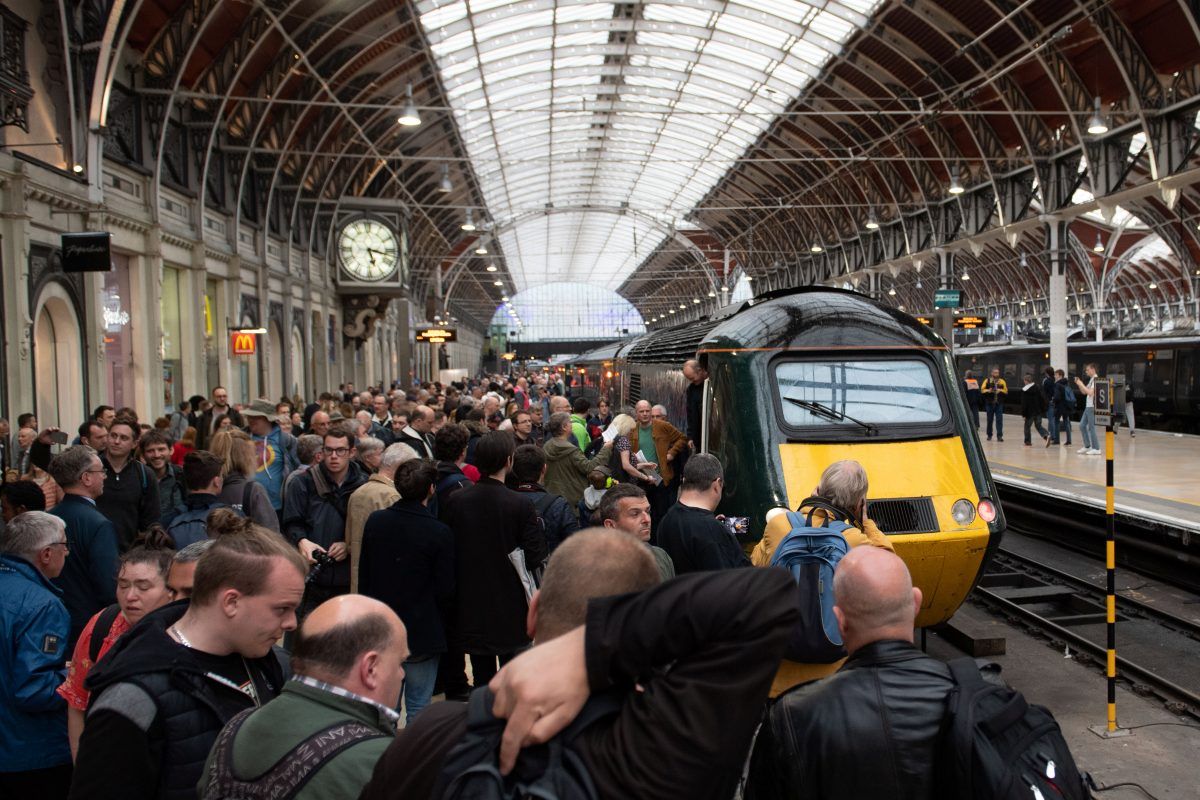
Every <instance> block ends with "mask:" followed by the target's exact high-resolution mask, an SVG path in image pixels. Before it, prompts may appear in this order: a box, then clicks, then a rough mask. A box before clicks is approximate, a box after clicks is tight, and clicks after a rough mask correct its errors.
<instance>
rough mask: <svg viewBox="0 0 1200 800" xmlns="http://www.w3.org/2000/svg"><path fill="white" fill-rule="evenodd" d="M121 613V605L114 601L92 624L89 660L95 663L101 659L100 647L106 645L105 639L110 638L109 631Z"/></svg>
mask: <svg viewBox="0 0 1200 800" xmlns="http://www.w3.org/2000/svg"><path fill="white" fill-rule="evenodd" d="M120 613H121V606H120V605H119V604H117V603H113V604H112V605H110V606H106V607H105V608H104V610H103V611H101V612H100V615H99V616H98V617H97V618H96V624H95V625H93V626H92V638H91V641H89V642H88V661H91V662H92V663H93V664H95V663H96V662H97V661H98V660H99V659H100V648H102V647H104V640H105V639H107V638H108V632H109V631H111V630H112V626H113V623H114V622H116V621H117V614H120Z"/></svg>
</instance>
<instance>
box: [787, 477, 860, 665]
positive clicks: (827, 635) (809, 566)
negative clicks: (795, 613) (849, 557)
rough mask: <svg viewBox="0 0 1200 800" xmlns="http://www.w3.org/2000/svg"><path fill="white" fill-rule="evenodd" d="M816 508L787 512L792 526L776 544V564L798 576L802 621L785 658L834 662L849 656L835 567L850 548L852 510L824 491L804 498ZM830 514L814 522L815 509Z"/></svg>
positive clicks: (791, 639)
mask: <svg viewBox="0 0 1200 800" xmlns="http://www.w3.org/2000/svg"><path fill="white" fill-rule="evenodd" d="M800 507H801V508H811V509H812V510H811V511H809V512H808V514H807V515H805V514H801V513H800V512H799V511H789V512H787V516H788V522H790V523H791V525H792V529H791V531H789V532H788V534H787V536H785V537H783V541H781V542H780V543H779V546H778V547H776V548H775V554H774V555H772V556H771V566H773V567H783V568H784V569H786V570H787V571H788V572H790V573H792V578H793V579H794V580H795V581H796V606H797V608H798V609H799V610H800V621H799V622H798V623H796V626H795V627H794V628H793V629H792V633H791V636H790V637H789V638H788V643H787V647H786V649H785V650H784V653H783V655H784V658H786V659H788V660H790V661H797V662H800V663H802V664H832V663H833V662H834V661H837V660H839V659H842V658H845V657H846V648H845V647H844V646H843V645H842V633H841V631H840V630H838V624H837V618H836V617H835V616H834V615H833V571H834V570H835V569H836V568H837V565H838V562H839V561H841V560H842V558H843V557H844V556H845V555H846V553H848V552H850V545H849V544H848V543H847V542H846V537H845V536H843V535H842V532H843V531H845V530H848V529H849V528H850V526H849V525H848V524H846V523H845V522H844V521H843V519H844V518H845V517H846V516H847V515H846V513H845V512H844V511H842V510H840V509H838V508H836V507H835V506H833V505H831V504H830V503H828V502H827V501H825V500H822V499H821V498H819V497H809V498H807V499H806V500H805V501H804V502H803V503H801V504H800ZM818 508H819V509H821V510H823V511H826V512H828V513H829V514H830V516H831V517H833V519H830V520H829V521H828V522H827V523H826V524H825V525H813V511H815V510H816V509H818Z"/></svg>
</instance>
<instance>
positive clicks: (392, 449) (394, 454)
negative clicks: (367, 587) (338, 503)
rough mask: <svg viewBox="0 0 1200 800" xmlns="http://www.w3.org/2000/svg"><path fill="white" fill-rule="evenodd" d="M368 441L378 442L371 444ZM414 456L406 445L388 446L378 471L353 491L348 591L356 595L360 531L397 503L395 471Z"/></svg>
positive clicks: (349, 505)
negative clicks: (382, 510) (372, 518)
mask: <svg viewBox="0 0 1200 800" xmlns="http://www.w3.org/2000/svg"><path fill="white" fill-rule="evenodd" d="M371 441H378V440H377V439H376V440H371ZM361 446H362V440H360V441H359V447H361ZM416 457H417V454H416V453H414V452H413V449H412V448H411V447H409V446H408V445H405V444H401V443H400V442H396V443H395V444H393V445H388V448H387V449H386V450H384V451H383V453H382V455H381V456H380V460H379V470H378V471H377V472H375V474H373V475H372V476H371V477H370V478H368V479H367V482H366V483H364V484H363V485H362V486H360V487H358V488H357V489H355V490H354V493H353V494H351V495H350V501H349V502H348V503H347V504H346V544H347V545H348V546H349V548H350V591H352V592H357V591H358V561H359V558H360V556H361V555H362V539H363V529H364V528H366V526H367V518H368V517H370V516H371V515H372V514H373V513H375V512H376V511H378V510H379V509H381V508H388V507H389V506H391V505H392V504H393V503H395V502H396V501H397V500H399V499H400V493H399V492H398V491H396V484H395V482H394V481H395V478H396V468H397V467H399V466H400V465H401V464H403V463H404V462H405V461H409V460H410V459H413V458H416Z"/></svg>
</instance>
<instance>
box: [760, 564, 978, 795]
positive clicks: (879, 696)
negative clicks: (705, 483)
mask: <svg viewBox="0 0 1200 800" xmlns="http://www.w3.org/2000/svg"><path fill="white" fill-rule="evenodd" d="M833 590H834V595H835V598H836V605H835V606H834V609H833V611H834V614H835V615H836V616H837V619H838V627H839V628H840V629H841V631H842V638H843V640H844V641H845V644H846V650H847V651H848V652H849V653H850V657H849V659H847V661H846V663H845V664H843V665H842V667H841V669H839V670H838V671H837V673H835V674H834V675H833V676H831V677H829V678H827V679H825V680H823V681H816V682H813V683H806V684H802V685H801V686H798V687H796V688H795V689H792V690H791V691H790V692H787V693H785V694H783V695H782V696H780V698H779V699H778V700H777V701H776V702H775V703H774V704H773V705H772V706H771V707H770V709H769V711H768V712H767V718H766V720H765V721H764V722H763V725H762V729H761V730H760V731H759V734H758V738H757V740H756V741H755V745H754V755H753V758H752V760H751V764H750V782H749V785H748V787H747V789H748V791H747V794H746V797H747V798H748V800H776V798H778V800H785V799H786V800H807V799H808V798H813V799H814V800H818V799H819V800H828V799H829V798H858V797H896V798H905V799H906V800H924V799H925V798H932V797H933V796H934V793H933V767H934V758H935V755H936V754H937V745H938V740H939V732H940V731H941V726H942V718H943V716H944V714H945V710H946V697H947V695H949V693H950V690H951V689H952V688H953V687H954V683H953V681H952V680H951V678H950V670H949V669H948V668H947V667H946V665H945V664H943V663H942V662H940V661H937V660H935V659H932V658H930V657H928V656H926V655H925V654H924V653H922V652H921V651H920V650H918V649H917V648H916V647H914V646H913V641H912V640H913V620H914V619H915V618H916V613H917V611H918V609H920V608H921V590H920V589H918V588H916V587H914V586H913V585H912V578H911V577H910V576H909V574H908V568H907V567H905V565H904V562H903V561H901V560H900V558H899V557H898V556H896V555H894V554H893V553H890V552H888V551H887V550H883V549H881V548H878V547H856V548H854V549H853V550H851V551H850V553H849V554H848V555H847V556H846V557H845V558H843V559H842V560H841V562H840V563H839V564H838V568H837V572H836V573H835V574H834V579H833Z"/></svg>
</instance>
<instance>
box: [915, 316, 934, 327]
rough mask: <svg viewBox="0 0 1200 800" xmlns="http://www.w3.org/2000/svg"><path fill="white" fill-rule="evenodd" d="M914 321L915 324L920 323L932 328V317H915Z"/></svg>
mask: <svg viewBox="0 0 1200 800" xmlns="http://www.w3.org/2000/svg"><path fill="white" fill-rule="evenodd" d="M916 319H917V322H919V323H921V324H922V325H928V326H930V327H933V318H932V317H917V318H916Z"/></svg>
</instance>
